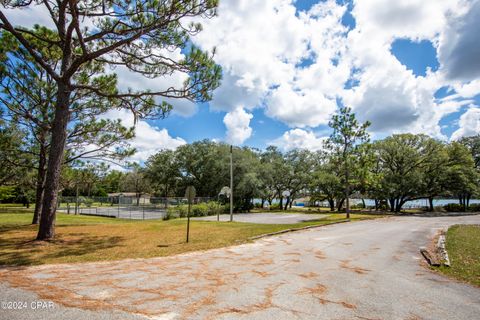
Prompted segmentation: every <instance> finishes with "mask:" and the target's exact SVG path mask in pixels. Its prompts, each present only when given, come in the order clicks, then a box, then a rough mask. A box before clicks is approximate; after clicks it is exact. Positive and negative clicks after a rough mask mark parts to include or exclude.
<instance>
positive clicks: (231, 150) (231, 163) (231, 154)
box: [230, 145, 233, 222]
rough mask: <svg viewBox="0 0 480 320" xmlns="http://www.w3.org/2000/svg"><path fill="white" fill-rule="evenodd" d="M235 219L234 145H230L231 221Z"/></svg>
mask: <svg viewBox="0 0 480 320" xmlns="http://www.w3.org/2000/svg"><path fill="white" fill-rule="evenodd" d="M232 221H233V146H232V145H230V222H232Z"/></svg>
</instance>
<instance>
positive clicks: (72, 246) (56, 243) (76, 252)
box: [0, 234, 125, 266]
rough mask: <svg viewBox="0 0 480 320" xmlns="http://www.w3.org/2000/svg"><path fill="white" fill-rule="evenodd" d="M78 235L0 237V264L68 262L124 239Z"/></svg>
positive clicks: (107, 247) (22, 264) (26, 264)
mask: <svg viewBox="0 0 480 320" xmlns="http://www.w3.org/2000/svg"><path fill="white" fill-rule="evenodd" d="M78 235H79V236H81V237H80V238H77V239H68V240H65V239H63V238H59V239H55V240H52V241H31V240H29V241H25V237H9V238H8V239H5V238H0V266H33V265H40V264H44V263H46V261H48V262H47V263H62V262H69V261H71V260H72V259H71V258H74V257H79V256H83V255H88V254H91V253H94V252H96V251H98V250H105V249H110V248H114V247H118V246H121V243H122V242H123V241H124V240H125V238H124V237H119V236H91V235H88V234H77V236H78ZM52 260H54V261H52ZM55 260H57V261H55ZM75 260H78V259H75ZM80 260H81V259H80Z"/></svg>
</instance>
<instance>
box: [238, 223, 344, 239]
mask: <svg viewBox="0 0 480 320" xmlns="http://www.w3.org/2000/svg"><path fill="white" fill-rule="evenodd" d="M345 222H350V219H345V220H340V221H335V222H332V223H327V224H319V225H312V226H306V227H301V228H291V229H285V230H281V231H277V232H271V233H265V234H261V235H258V236H254V237H250V238H248V239H247V240H257V239H261V238H265V237H271V236H276V235H279V234H283V233H288V232H295V231H301V230H307V229H313V228H320V227H325V226H330V225H333V224H339V223H345Z"/></svg>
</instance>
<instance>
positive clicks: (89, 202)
mask: <svg viewBox="0 0 480 320" xmlns="http://www.w3.org/2000/svg"><path fill="white" fill-rule="evenodd" d="M83 203H84V204H85V206H87V207H88V208H90V207H91V206H92V204H93V199H90V198H84V199H83Z"/></svg>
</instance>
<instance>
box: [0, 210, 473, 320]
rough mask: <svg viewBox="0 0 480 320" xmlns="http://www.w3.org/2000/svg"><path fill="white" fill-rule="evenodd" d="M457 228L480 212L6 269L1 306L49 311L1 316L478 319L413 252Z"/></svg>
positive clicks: (449, 283)
mask: <svg viewBox="0 0 480 320" xmlns="http://www.w3.org/2000/svg"><path fill="white" fill-rule="evenodd" d="M458 223H475V224H480V216H469V217H440V218H421V217H395V218H387V219H378V220H374V221H363V222H354V223H345V224H338V225H331V226H327V227H321V228H316V229H310V230H306V231H301V232H296V233H289V234H284V235H281V236H276V237H270V238H264V239H261V240H258V241H256V242H254V243H250V244H245V245H240V246H235V247H229V248H223V249H215V250H210V251H204V252H196V253H190V254H184V255H178V256H173V257H166V258H154V259H140V260H123V261H117V262H107V263H90V264H78V265H49V266H41V267H33V268H26V269H23V270H5V269H4V270H1V271H0V283H1V285H0V300H1V301H6V300H12V299H14V300H19V301H24V300H25V301H28V302H30V301H32V300H36V299H38V297H40V298H43V299H44V300H46V301H54V303H55V307H54V309H52V310H44V311H35V310H31V309H28V310H22V311H6V310H0V318H1V319H11V320H14V319H388V320H393V319H402V320H413V319H435V320H437V319H469V320H470V319H479V316H480V289H479V288H476V287H473V286H469V285H466V284H463V283H459V282H456V281H453V280H449V279H447V278H445V277H443V276H441V275H439V274H436V273H434V272H431V271H429V270H428V269H426V268H425V267H424V266H422V263H423V262H422V260H421V258H420V255H419V251H418V248H419V246H425V245H427V244H428V243H429V239H430V238H431V237H432V236H433V235H434V234H435V233H436V232H437V231H438V230H439V229H442V228H444V227H446V226H448V225H452V224H458ZM43 283H48V284H49V286H47V287H45V286H43V285H42V284H43ZM12 286H13V287H16V288H15V289H13V288H12ZM32 292H34V293H35V294H34V293H32ZM37 295H38V296H37ZM78 307H82V308H84V309H85V308H86V309H88V311H82V310H81V309H77V308H78Z"/></svg>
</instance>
